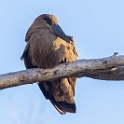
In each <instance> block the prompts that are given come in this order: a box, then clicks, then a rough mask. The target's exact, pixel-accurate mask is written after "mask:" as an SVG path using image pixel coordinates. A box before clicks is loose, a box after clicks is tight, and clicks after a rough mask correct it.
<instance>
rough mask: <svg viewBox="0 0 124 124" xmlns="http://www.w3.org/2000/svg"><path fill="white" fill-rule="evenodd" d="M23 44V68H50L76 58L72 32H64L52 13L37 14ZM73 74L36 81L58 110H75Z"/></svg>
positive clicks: (68, 111) (62, 112)
mask: <svg viewBox="0 0 124 124" xmlns="http://www.w3.org/2000/svg"><path fill="white" fill-rule="evenodd" d="M25 41H26V43H27V44H26V46H25V49H24V51H23V53H22V56H21V59H22V60H24V64H25V67H26V69H30V68H42V69H52V68H54V67H56V66H57V65H59V64H62V63H69V62H73V61H76V60H77V57H78V53H77V51H76V48H75V43H74V40H73V36H70V35H66V34H65V33H64V31H63V29H62V28H61V27H60V26H59V24H58V19H57V17H55V16H54V15H52V14H42V15H40V16H38V17H37V18H36V19H35V20H34V22H33V23H32V25H31V26H30V27H29V29H28V31H27V33H26V36H25ZM76 81H77V78H76V77H68V78H59V79H55V80H52V81H51V80H50V81H43V82H39V83H38V86H39V88H40V90H41V91H42V93H43V95H44V97H45V98H46V99H47V100H50V102H51V103H52V105H53V106H54V107H55V108H56V110H57V111H58V112H59V113H60V114H62V115H63V114H66V113H76V103H75V98H74V97H75V86H76Z"/></svg>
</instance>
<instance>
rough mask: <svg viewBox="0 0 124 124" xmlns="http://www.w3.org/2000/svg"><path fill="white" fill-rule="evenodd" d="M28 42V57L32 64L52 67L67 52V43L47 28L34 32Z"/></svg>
mask: <svg viewBox="0 0 124 124" xmlns="http://www.w3.org/2000/svg"><path fill="white" fill-rule="evenodd" d="M29 42H30V49H29V53H30V58H31V59H32V63H33V65H34V66H38V67H41V68H53V67H55V66H56V65H58V64H59V63H60V62H61V61H62V60H63V59H64V58H65V57H66V56H67V54H68V53H67V45H68V43H66V42H65V41H64V40H63V39H61V38H59V37H57V36H56V35H55V34H53V33H51V32H49V31H47V30H46V31H44V32H43V31H38V32H36V33H34V34H33V35H32V37H31V39H30V41H29Z"/></svg>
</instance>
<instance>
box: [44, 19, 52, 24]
mask: <svg viewBox="0 0 124 124" xmlns="http://www.w3.org/2000/svg"><path fill="white" fill-rule="evenodd" d="M44 20H45V21H46V22H47V23H48V24H49V25H52V21H51V19H50V18H44Z"/></svg>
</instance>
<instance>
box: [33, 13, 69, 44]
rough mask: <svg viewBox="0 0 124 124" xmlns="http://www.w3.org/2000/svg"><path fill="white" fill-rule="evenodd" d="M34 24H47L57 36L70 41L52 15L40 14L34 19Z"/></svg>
mask: <svg viewBox="0 0 124 124" xmlns="http://www.w3.org/2000/svg"><path fill="white" fill-rule="evenodd" d="M34 24H37V25H44V27H45V26H46V27H47V25H49V26H50V27H51V29H52V30H53V31H54V33H55V34H56V35H57V36H59V37H60V38H62V39H63V40H65V41H66V42H68V43H70V39H69V38H68V37H67V36H66V34H65V33H64V31H63V30H62V28H61V27H60V26H59V25H58V19H57V18H56V17H55V16H54V15H50V14H42V15H40V16H38V17H37V18H36V19H35V21H34ZM45 24H47V25H45Z"/></svg>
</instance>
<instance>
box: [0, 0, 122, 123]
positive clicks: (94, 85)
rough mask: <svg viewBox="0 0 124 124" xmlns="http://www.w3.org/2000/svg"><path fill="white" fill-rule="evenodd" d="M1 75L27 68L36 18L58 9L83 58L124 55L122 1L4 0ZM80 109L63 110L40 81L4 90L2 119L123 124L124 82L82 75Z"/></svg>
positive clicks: (0, 8) (0, 12)
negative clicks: (27, 47) (27, 38)
mask: <svg viewBox="0 0 124 124" xmlns="http://www.w3.org/2000/svg"><path fill="white" fill-rule="evenodd" d="M0 3H1V4H0V34H1V35H0V38H1V40H0V44H1V45H0V74H3V73H8V72H14V71H19V70H23V69H25V67H24V64H23V61H21V60H20V56H21V54H22V52H23V49H24V47H25V44H26V43H25V41H24V39H25V33H26V31H27V29H28V28H29V26H30V25H31V23H32V22H33V20H34V19H35V18H36V17H37V16H39V15H41V14H43V13H49V14H54V15H55V16H56V17H58V19H59V25H60V26H61V27H62V28H63V30H64V32H65V33H66V34H70V35H73V36H74V40H75V44H76V48H77V50H78V53H79V59H91V58H103V57H107V56H111V55H113V53H114V52H116V51H117V52H119V54H120V55H122V54H123V55H124V1H123V0H76V1H72V0H68V1H67V0H62V1H58V0H52V1H50V0H34V1H33V0H32V1H31V0H18V1H17V0H11V1H9V0H1V2H0ZM75 100H76V104H77V113H76V114H66V115H64V116H62V115H60V114H59V113H58V112H57V111H56V110H55V109H54V107H53V106H52V105H51V103H50V102H49V101H46V100H45V98H44V97H43V95H42V93H41V92H40V90H39V88H38V86H37V84H33V85H24V86H19V87H15V88H9V89H5V90H1V91H0V123H1V124H41V123H42V124H49V123H50V124H58V123H59V124H63V123H64V124H67V123H71V124H75V123H82V124H123V123H124V117H123V115H124V82H123V81H101V80H94V79H90V78H85V77H84V78H80V79H78V81H77V86H76V97H75Z"/></svg>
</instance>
